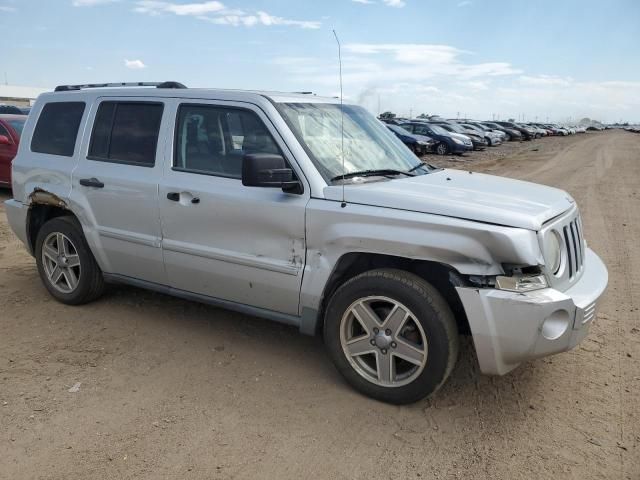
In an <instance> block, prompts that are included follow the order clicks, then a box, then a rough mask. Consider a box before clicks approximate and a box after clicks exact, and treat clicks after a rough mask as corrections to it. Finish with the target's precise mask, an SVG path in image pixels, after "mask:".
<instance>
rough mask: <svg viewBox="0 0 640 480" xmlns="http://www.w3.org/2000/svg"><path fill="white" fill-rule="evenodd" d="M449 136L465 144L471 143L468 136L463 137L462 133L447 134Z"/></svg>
mask: <svg viewBox="0 0 640 480" xmlns="http://www.w3.org/2000/svg"><path fill="white" fill-rule="evenodd" d="M449 136H450V137H453V138H457V139H458V140H462V141H463V142H467V143H468V142H470V141H471V138H470V137H469V136H467V135H463V134H462V133H456V132H449Z"/></svg>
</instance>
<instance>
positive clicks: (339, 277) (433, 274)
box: [314, 252, 470, 334]
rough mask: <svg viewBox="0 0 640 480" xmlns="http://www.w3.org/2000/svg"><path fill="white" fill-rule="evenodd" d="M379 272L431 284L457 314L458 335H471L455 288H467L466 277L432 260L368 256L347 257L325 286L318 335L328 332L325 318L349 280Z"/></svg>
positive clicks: (339, 260) (318, 315)
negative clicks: (401, 272)
mask: <svg viewBox="0 0 640 480" xmlns="http://www.w3.org/2000/svg"><path fill="white" fill-rule="evenodd" d="M379 268H396V269H399V270H404V271H407V272H410V273H413V274H415V275H417V276H419V277H420V278H422V279H423V280H425V281H427V282H429V283H430V284H431V285H433V287H434V288H435V289H437V290H438V292H439V293H440V294H441V295H442V296H443V298H444V299H445V301H446V302H447V304H448V305H449V307H450V308H451V311H452V312H453V314H454V316H455V318H456V323H457V324H458V331H459V332H461V333H469V332H470V329H469V321H468V319H467V315H466V313H465V311H464V307H463V306H462V302H461V300H460V297H459V295H458V292H457V291H456V289H455V287H459V286H464V285H467V283H468V282H467V281H466V280H465V279H464V277H463V276H462V275H461V274H460V273H459V272H458V271H457V270H456V269H455V268H453V267H451V266H450V265H447V264H444V263H440V262H435V261H431V260H419V259H411V258H404V257H399V256H394V255H386V254H380V253H367V252H350V253H345V254H343V255H342V256H341V257H340V258H339V259H338V261H337V263H336V265H335V266H334V268H333V271H332V272H331V274H330V275H329V278H328V280H327V282H326V284H325V286H324V290H323V292H322V297H321V299H320V308H319V310H318V312H317V315H316V324H315V332H314V333H315V334H319V333H321V332H322V330H323V328H324V315H325V311H326V307H327V304H328V302H329V299H330V298H331V296H332V295H333V294H334V292H335V291H336V290H337V289H338V288H339V287H340V285H342V284H344V283H345V282H346V281H348V280H349V279H351V278H353V277H355V276H357V275H360V274H361V273H364V272H367V271H370V270H375V269H379Z"/></svg>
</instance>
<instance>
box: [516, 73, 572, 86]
mask: <svg viewBox="0 0 640 480" xmlns="http://www.w3.org/2000/svg"><path fill="white" fill-rule="evenodd" d="M519 80H520V83H522V84H524V85H534V86H545V85H554V86H559V87H568V86H569V85H571V83H572V79H571V77H566V78H563V77H555V76H553V75H536V76H530V75H522V76H521V77H520V78H519Z"/></svg>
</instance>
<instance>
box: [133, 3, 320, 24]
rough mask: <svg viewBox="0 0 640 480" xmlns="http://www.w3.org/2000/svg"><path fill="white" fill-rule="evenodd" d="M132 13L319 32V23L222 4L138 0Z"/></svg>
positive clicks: (214, 22)
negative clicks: (179, 16) (280, 26)
mask: <svg viewBox="0 0 640 480" xmlns="http://www.w3.org/2000/svg"><path fill="white" fill-rule="evenodd" d="M134 10H135V11H136V12H138V13H144V14H147V15H153V16H156V15H162V14H174V15H181V16H192V17H195V18H197V19H199V20H203V21H206V22H210V23H213V24H216V25H231V26H234V27H237V26H244V27H253V26H254V25H264V26H278V25H283V26H294V27H299V28H310V29H317V28H320V26H321V23H320V22H317V21H310V20H291V19H288V18H283V17H278V16H276V15H271V14H269V13H267V12H264V11H261V10H259V11H256V12H246V11H244V10H239V9H231V8H227V7H226V6H225V5H224V4H223V3H222V2H218V1H206V2H197V3H172V2H165V1H158V0H139V1H137V2H136V7H135V8H134Z"/></svg>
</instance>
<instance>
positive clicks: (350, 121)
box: [278, 103, 431, 182]
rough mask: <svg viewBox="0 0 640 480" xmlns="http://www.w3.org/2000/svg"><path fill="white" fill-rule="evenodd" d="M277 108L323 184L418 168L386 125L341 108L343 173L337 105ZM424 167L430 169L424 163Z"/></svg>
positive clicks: (353, 108) (350, 108)
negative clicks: (372, 172)
mask: <svg viewBox="0 0 640 480" xmlns="http://www.w3.org/2000/svg"><path fill="white" fill-rule="evenodd" d="M278 107H279V109H280V111H281V113H282V115H283V117H284V119H285V120H286V122H287V123H288V124H289V126H290V127H291V129H292V130H293V133H294V134H295V135H296V137H297V138H298V141H299V142H300V143H301V144H302V146H303V147H304V149H305V150H306V152H307V154H308V155H309V156H310V157H311V160H312V161H313V162H314V163H315V165H316V167H317V168H318V170H319V171H320V174H321V175H322V176H323V177H324V179H325V180H326V181H327V182H330V181H331V179H333V178H335V177H337V176H339V175H343V174H349V173H354V172H363V171H368V170H383V169H392V170H398V171H408V170H411V169H414V171H415V169H417V168H418V167H420V166H421V165H422V162H421V161H420V160H419V159H418V158H417V157H416V156H415V155H414V154H413V153H412V152H411V150H409V149H408V148H407V147H406V146H405V145H404V144H403V143H402V142H401V141H400V140H399V139H398V138H397V137H396V136H395V135H394V134H393V133H391V132H390V131H389V130H388V129H387V126H385V125H384V124H383V123H381V122H380V121H379V120H377V119H376V118H375V117H374V116H373V115H371V114H369V113H368V112H367V111H366V110H365V109H364V108H362V107H358V106H354V105H344V171H343V168H342V155H341V152H342V144H343V138H342V134H341V131H342V128H341V120H342V118H341V112H340V105H337V104H331V103H281V104H278ZM396 128H397V127H396ZM424 168H425V170H431V168H430V167H429V166H428V165H426V164H425V165H424Z"/></svg>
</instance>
